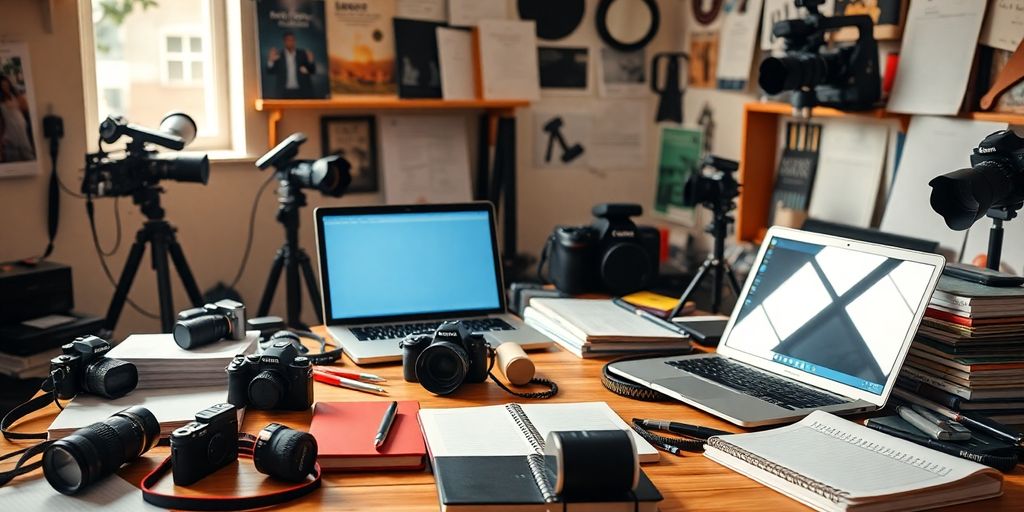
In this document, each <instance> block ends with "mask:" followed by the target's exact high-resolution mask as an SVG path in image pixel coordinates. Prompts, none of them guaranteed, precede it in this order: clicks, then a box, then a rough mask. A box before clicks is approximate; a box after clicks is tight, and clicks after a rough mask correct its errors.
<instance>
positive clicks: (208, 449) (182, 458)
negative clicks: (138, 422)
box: [171, 404, 238, 485]
mask: <svg viewBox="0 0 1024 512" xmlns="http://www.w3.org/2000/svg"><path fill="white" fill-rule="evenodd" d="M237 459H238V415H237V414H236V409H235V406H233V405H231V404H217V405H214V406H212V407H207V408H206V409H203V410H201V411H199V412H197V413H196V420H195V421H193V422H192V423H189V424H188V425H185V426H184V427H181V428H179V429H177V430H175V431H174V432H171V470H172V472H173V475H174V485H192V484H194V483H196V482H198V481H200V480H202V479H203V478H204V477H206V476H207V475H209V474H211V473H213V472H214V471H217V470H218V469H220V468H222V467H224V466H227V465H228V464H230V463H231V462H232V461H235V460H237Z"/></svg>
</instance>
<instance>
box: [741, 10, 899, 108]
mask: <svg viewBox="0 0 1024 512" xmlns="http://www.w3.org/2000/svg"><path fill="white" fill-rule="evenodd" d="M794 2H795V3H796V6H797V7H805V8H806V9H807V11H808V13H809V14H808V15H807V17H805V18H803V19H796V20H783V21H779V22H777V23H775V25H774V26H773V27H772V34H774V35H775V37H779V38H782V39H783V40H784V42H785V49H786V55H785V56H783V57H768V58H766V59H765V60H764V61H762V62H761V66H760V68H759V70H758V79H757V82H758V84H760V86H761V89H764V91H765V92H766V93H768V94H772V95H774V94H779V93H781V92H783V91H793V98H792V102H793V108H794V110H797V111H803V110H805V109H811V108H813V107H815V106H817V105H825V106H829V107H835V108H839V109H846V110H867V109H870V108H873V107H874V106H875V105H876V104H877V103H878V101H879V100H880V99H881V97H882V79H881V75H880V73H879V69H878V42H877V41H875V34H874V21H872V19H871V17H870V16H868V15H866V14H858V15H853V16H833V17H828V16H824V15H822V14H821V13H819V12H818V6H819V5H821V4H823V3H825V0H794ZM843 27H856V28H857V34H858V36H857V41H856V42H855V43H854V44H853V45H848V46H842V47H838V48H832V49H829V48H828V47H827V46H826V44H825V35H826V34H827V33H828V32H831V31H833V30H838V29H840V28H843Z"/></svg>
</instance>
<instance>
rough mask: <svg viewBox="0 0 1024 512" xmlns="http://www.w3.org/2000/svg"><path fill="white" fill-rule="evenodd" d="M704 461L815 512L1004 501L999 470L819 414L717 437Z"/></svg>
mask: <svg viewBox="0 0 1024 512" xmlns="http://www.w3.org/2000/svg"><path fill="white" fill-rule="evenodd" d="M704 455H705V456H706V457H708V458H709V459H711V460H713V461H715V462H717V463H719V464H721V465H723V466H725V467H728V468H730V469H732V470H734V471H736V472H738V473H740V474H742V475H745V476H747V477H749V478H751V479H753V480H756V481H758V482H760V483H762V484H764V485H766V486H768V487H770V488H772V489H774V490H776V491H778V492H781V493H783V494H785V495H787V496H789V497H791V498H793V499H795V500H797V501H799V502H801V503H803V504H805V505H808V506H810V507H812V508H814V509H816V510H823V511H833V510H840V511H842V510H857V511H890V510H900V511H903V510H923V509H928V508H934V507H939V506H949V505H953V504H957V503H966V502H970V501H976V500H982V499H987V498H993V497H996V496H999V495H1001V494H1002V485H1003V476H1002V474H1000V473H999V472H998V471H996V470H995V469H992V468H990V467H988V466H983V465H981V464H978V463H975V462H971V461H969V460H965V459H961V458H958V457H953V456H951V455H947V454H944V453H940V452H937V451H934V450H931V449H929V448H926V447H923V446H920V445H917V444H914V443H911V442H909V441H904V440H902V439H897V438H895V437H892V436H889V435H886V434H883V433H881V432H878V431H876V430H872V429H869V428H867V427H865V426H863V425H860V424H857V423H853V422H851V421H848V420H844V419H842V418H839V417H838V416H835V415H832V414H829V413H826V412H821V411H815V412H813V413H811V414H810V415H809V416H807V417H806V418H804V419H803V420H801V421H800V422H798V423H794V424H792V425H789V426H786V427H781V428H776V429H772V430H766V431H762V432H754V433H748V434H734V435H728V436H718V437H712V438H711V439H709V440H708V444H707V447H706V450H705V452H704Z"/></svg>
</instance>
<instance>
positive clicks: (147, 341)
mask: <svg viewBox="0 0 1024 512" xmlns="http://www.w3.org/2000/svg"><path fill="white" fill-rule="evenodd" d="M259 338H260V332H259V331H246V333H245V338H244V339H241V340H220V341H216V342H213V343H209V344H207V345H202V346H199V347H196V348H193V349H190V350H185V349H183V348H181V347H180V346H178V344H177V343H175V342H174V336H173V335H171V334H132V335H131V336H128V337H127V338H125V340H124V341H122V342H121V343H118V344H117V346H116V347H114V348H112V349H110V352H108V353H107V357H112V358H114V359H123V360H126V361H138V360H148V359H163V360H167V359H170V360H174V361H176V362H177V364H179V365H180V364H182V363H183V362H185V361H187V360H189V359H193V360H195V359H225V358H226V359H229V360H230V359H231V358H233V357H234V356H235V355H236V354H245V353H249V352H250V351H252V349H253V348H254V347H255V346H256V342H257V341H258V340H259Z"/></svg>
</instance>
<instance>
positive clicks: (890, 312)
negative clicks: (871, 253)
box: [846, 277, 914, 375]
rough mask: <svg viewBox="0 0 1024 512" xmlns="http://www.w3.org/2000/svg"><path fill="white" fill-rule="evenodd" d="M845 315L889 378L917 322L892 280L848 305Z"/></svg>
mask: <svg viewBox="0 0 1024 512" xmlns="http://www.w3.org/2000/svg"><path fill="white" fill-rule="evenodd" d="M846 313H847V314H848V315H849V316H850V319H851V320H853V325H854V326H855V327H856V328H857V332H858V333H860V336H861V338H863V339H864V343H865V344H866V345H867V347H868V350H869V351H871V356H872V357H874V358H875V362H876V363H878V367H879V368H881V369H882V371H883V372H885V374H886V375H888V374H889V371H890V370H892V365H893V362H894V361H895V360H896V355H897V354H898V353H899V351H900V348H902V347H903V339H904V337H905V336H906V335H907V329H908V328H909V327H910V322H911V320H913V319H914V313H913V311H911V310H910V309H908V308H907V305H906V303H905V302H904V301H903V298H902V297H901V296H900V293H899V291H898V290H897V289H896V285H895V284H893V280H892V279H889V278H888V277H886V278H884V279H882V280H880V281H878V282H877V283H876V284H875V285H874V286H872V287H871V288H869V289H868V290H867V291H865V292H864V293H863V294H862V295H861V296H860V297H857V300H855V301H853V302H852V303H850V305H849V306H846Z"/></svg>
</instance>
